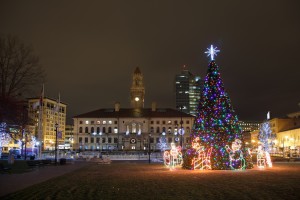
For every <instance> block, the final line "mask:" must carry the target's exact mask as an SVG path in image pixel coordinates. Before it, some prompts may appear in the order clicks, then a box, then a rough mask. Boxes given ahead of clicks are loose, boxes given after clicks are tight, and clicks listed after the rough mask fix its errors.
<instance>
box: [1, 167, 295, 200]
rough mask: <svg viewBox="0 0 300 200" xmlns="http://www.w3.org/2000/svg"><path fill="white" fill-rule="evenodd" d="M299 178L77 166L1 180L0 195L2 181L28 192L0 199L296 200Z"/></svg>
mask: <svg viewBox="0 0 300 200" xmlns="http://www.w3.org/2000/svg"><path fill="white" fill-rule="evenodd" d="M64 169H65V171H64ZM63 171H64V172H63ZM299 172H300V163H299V162H276V163H274V166H273V168H265V169H259V168H257V167H256V166H255V167H254V168H253V169H250V170H183V169H180V168H179V169H174V170H169V169H168V168H166V167H164V166H163V164H162V163H151V164H148V163H147V162H145V161H113V162H112V163H111V164H109V165H98V164H95V163H88V162H75V164H70V165H64V166H47V167H44V168H41V169H37V170H35V171H32V172H29V173H25V174H11V175H10V174H3V175H1V188H2V189H5V180H9V182H7V184H11V185H15V187H16V189H17V188H18V187H20V188H21V187H22V185H24V184H26V183H27V186H26V187H25V188H23V189H22V190H16V191H14V192H12V193H10V194H9V193H7V192H6V193H5V191H3V190H2V192H1V193H0V194H1V196H2V197H1V199H299V197H300V193H299V189H300V173H299ZM57 174H60V175H57ZM45 176H47V177H45ZM43 178H44V179H43ZM38 179H41V180H40V182H39V180H38ZM31 181H32V185H30V182H31ZM14 182H15V183H14ZM18 185H19V186H18ZM29 185H30V186H29ZM3 195H6V196H3Z"/></svg>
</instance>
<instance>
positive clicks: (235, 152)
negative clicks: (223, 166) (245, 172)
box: [225, 139, 246, 170]
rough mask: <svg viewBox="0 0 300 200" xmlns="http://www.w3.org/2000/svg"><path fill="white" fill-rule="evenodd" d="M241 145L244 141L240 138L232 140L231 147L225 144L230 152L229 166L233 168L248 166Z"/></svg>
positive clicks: (238, 168)
mask: <svg viewBox="0 0 300 200" xmlns="http://www.w3.org/2000/svg"><path fill="white" fill-rule="evenodd" d="M241 147H242V141H241V140H239V139H235V140H234V141H233V142H232V145H231V149H230V147H229V146H228V145H226V146H225V149H226V151H227V152H228V153H229V166H230V168H231V169H233V170H240V169H245V167H246V162H245V159H244V156H243V152H242V150H241Z"/></svg>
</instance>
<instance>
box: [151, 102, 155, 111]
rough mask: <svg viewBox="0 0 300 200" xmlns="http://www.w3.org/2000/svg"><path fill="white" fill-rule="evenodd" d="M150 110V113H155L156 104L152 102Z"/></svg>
mask: <svg viewBox="0 0 300 200" xmlns="http://www.w3.org/2000/svg"><path fill="white" fill-rule="evenodd" d="M151 108H152V112H155V111H156V102H152V105H151Z"/></svg>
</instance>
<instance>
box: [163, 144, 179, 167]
mask: <svg viewBox="0 0 300 200" xmlns="http://www.w3.org/2000/svg"><path fill="white" fill-rule="evenodd" d="M164 164H165V165H166V166H167V167H169V168H170V169H174V168H175V167H178V166H181V165H182V153H181V146H178V147H176V146H175V144H174V143H171V149H170V150H169V151H165V152H164Z"/></svg>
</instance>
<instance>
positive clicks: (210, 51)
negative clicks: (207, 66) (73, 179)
mask: <svg viewBox="0 0 300 200" xmlns="http://www.w3.org/2000/svg"><path fill="white" fill-rule="evenodd" d="M218 52H220V50H218V49H217V47H215V48H214V47H213V45H210V48H207V51H206V52H205V53H206V54H207V56H210V59H211V60H214V56H215V55H217V53H218Z"/></svg>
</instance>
